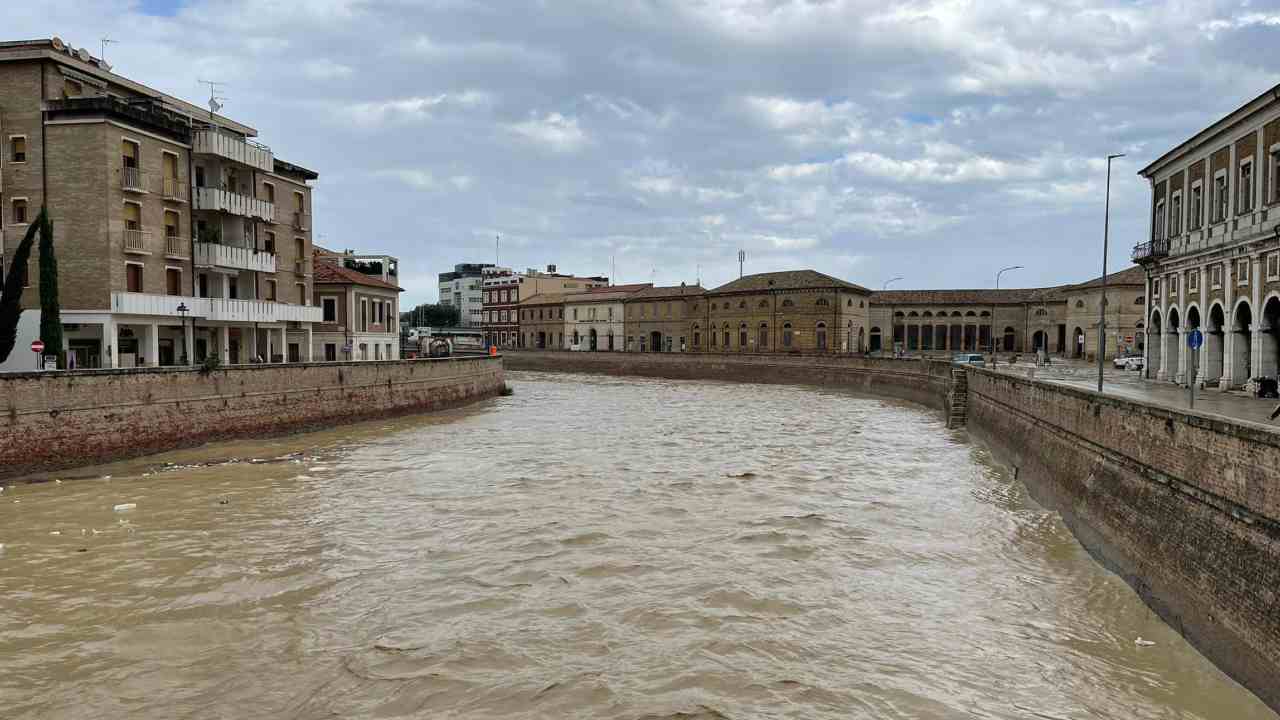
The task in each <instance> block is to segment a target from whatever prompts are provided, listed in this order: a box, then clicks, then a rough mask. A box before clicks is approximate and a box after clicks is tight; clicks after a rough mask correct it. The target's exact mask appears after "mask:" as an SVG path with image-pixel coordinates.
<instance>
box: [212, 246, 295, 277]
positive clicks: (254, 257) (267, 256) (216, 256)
mask: <svg viewBox="0 0 1280 720" xmlns="http://www.w3.org/2000/svg"><path fill="white" fill-rule="evenodd" d="M195 263H196V265H203V266H211V267H224V268H236V269H238V270H255V271H257V272H265V273H273V272H275V271H276V256H275V253H269V252H267V251H265V250H257V249H254V248H250V247H238V246H235V245H222V244H219V243H209V242H197V243H196V256H195Z"/></svg>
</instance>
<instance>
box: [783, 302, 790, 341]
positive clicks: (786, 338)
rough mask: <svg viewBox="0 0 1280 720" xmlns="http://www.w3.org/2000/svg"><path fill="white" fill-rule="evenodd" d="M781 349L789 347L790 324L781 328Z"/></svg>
mask: <svg viewBox="0 0 1280 720" xmlns="http://www.w3.org/2000/svg"><path fill="white" fill-rule="evenodd" d="M788 302H790V301H788ZM782 347H788V348H789V347H791V323H785V324H783V326H782Z"/></svg>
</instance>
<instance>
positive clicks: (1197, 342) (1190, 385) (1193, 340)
mask: <svg viewBox="0 0 1280 720" xmlns="http://www.w3.org/2000/svg"><path fill="white" fill-rule="evenodd" d="M1203 344H1204V333H1202V332H1200V329H1199V328H1196V329H1195V330H1192V331H1191V332H1189V333H1187V347H1188V348H1190V349H1191V357H1190V358H1189V359H1188V361H1187V397H1188V398H1189V400H1190V404H1191V409H1192V410H1195V409H1196V367H1195V366H1196V352H1197V351H1198V350H1199V349H1200V346H1201V345H1203Z"/></svg>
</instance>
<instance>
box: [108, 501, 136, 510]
mask: <svg viewBox="0 0 1280 720" xmlns="http://www.w3.org/2000/svg"><path fill="white" fill-rule="evenodd" d="M136 507H138V503H120V504H119V505H117V506H115V507H113V508H111V509H112V510H115V511H116V512H125V511H126V510H132V509H134V508H136Z"/></svg>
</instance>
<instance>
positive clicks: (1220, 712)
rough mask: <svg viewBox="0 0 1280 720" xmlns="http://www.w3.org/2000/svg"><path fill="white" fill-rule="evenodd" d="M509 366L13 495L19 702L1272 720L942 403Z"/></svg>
mask: <svg viewBox="0 0 1280 720" xmlns="http://www.w3.org/2000/svg"><path fill="white" fill-rule="evenodd" d="M509 381H510V382H511V384H512V386H513V387H514V389H515V394H514V395H513V396H511V397H506V398H500V399H496V400H493V401H488V402H485V403H482V404H479V405H476V406H472V407H470V408H466V409H462V410H457V411H452V412H448V413H442V414H438V415H434V416H425V417H416V418H402V419H396V420H389V421H385V422H374V423H364V424H361V425H356V426H350V427H345V428H338V429H333V430H328V431H323V432H317V433H309V434H305V435H297V436H292V437H288V438H282V439H272V440H254V441H249V442H239V443H222V444H216V445H209V446H205V447H201V448H197V449H193V450H186V451H181V452H175V453H168V454H166V455H163V456H153V457H150V458H146V459H144V460H139V461H131V462H125V463H117V464H114V465H110V466H102V467H98V468H93V469H91V470H85V471H77V472H73V473H68V474H67V475H65V476H63V477H66V478H67V479H66V480H65V481H63V482H60V483H57V482H49V483H42V484H30V485H28V484H16V485H15V484H10V485H8V486H7V487H6V488H5V490H4V492H3V493H0V543H3V546H4V548H3V550H0V705H3V707H4V711H3V715H4V717H6V718H106V717H130V718H165V719H166V720H167V719H171V718H210V717H217V718H247V717H261V718H265V717H284V718H329V717H349V718H365V717H378V718H396V717H420V718H494V717H501V718H548V719H549V718H557V719H558V718H626V719H628V720H638V719H640V718H653V719H658V718H672V719H675V718H682V719H685V720H691V719H697V718H706V719H710V718H733V719H734V720H739V719H743V718H803V719H805V720H813V719H816V718H841V719H844V718H876V719H883V718H911V719H913V720H916V719H921V718H923V719H935V718H936V719H943V718H1010V719H1014V718H1016V719H1018V720H1024V719H1026V718H1047V719H1049V720H1057V719H1067V718H1072V719H1075V718H1125V719H1134V718H1151V719H1153V720H1154V719H1156V718H1159V719H1161V720H1169V719H1170V718H1204V719H1206V720H1216V719H1219V718H1233V719H1236V720H1241V719H1249V718H1268V719H1270V720H1274V719H1275V718H1276V717H1277V716H1276V715H1275V714H1274V713H1272V712H1271V711H1270V710H1268V709H1267V708H1266V707H1265V706H1263V705H1262V704H1261V703H1260V702H1259V701H1258V700H1257V699H1256V698H1255V697H1254V696H1252V695H1251V694H1249V693H1248V692H1247V691H1245V690H1244V689H1242V688H1241V687H1240V686H1238V685H1237V684H1235V683H1234V682H1232V681H1231V680H1230V679H1228V678H1227V677H1226V676H1224V675H1223V674H1222V673H1221V672H1220V671H1218V670H1217V669H1216V668H1215V667H1214V666H1213V665H1211V664H1210V663H1209V662H1208V661H1207V660H1205V659H1204V658H1203V657H1201V656H1200V655H1199V654H1198V653H1197V652H1196V651H1195V650H1194V649H1192V648H1191V647H1190V646H1189V645H1187V643H1185V642H1184V641H1183V640H1182V639H1181V638H1180V637H1179V636H1178V635H1177V634H1176V633H1175V632H1174V631H1172V630H1171V629H1170V628H1169V627H1167V626H1165V625H1164V624H1163V623H1162V622H1161V621H1160V620H1159V619H1158V618H1157V617H1156V616H1155V615H1154V614H1153V613H1152V612H1151V611H1150V610H1148V609H1147V608H1146V607H1145V606H1144V605H1143V604H1142V603H1141V601H1140V600H1139V599H1138V598H1137V596H1136V595H1135V594H1134V593H1133V592H1132V591H1131V590H1130V589H1129V588H1128V586H1126V585H1125V584H1124V583H1123V582H1122V581H1121V580H1120V579H1119V578H1117V577H1116V576H1114V575H1112V574H1111V573H1109V572H1107V571H1106V570H1104V569H1103V568H1102V567H1100V566H1099V565H1098V564H1097V563H1095V562H1094V561H1093V560H1092V559H1091V558H1090V557H1089V555H1088V554H1087V553H1086V552H1085V551H1084V550H1083V549H1082V548H1081V547H1080V546H1079V544H1078V543H1077V542H1076V541H1075V540H1074V539H1073V538H1072V536H1071V534H1070V532H1069V531H1068V530H1067V529H1066V527H1065V526H1064V525H1063V524H1062V522H1061V521H1060V520H1059V519H1058V517H1057V516H1056V515H1054V514H1052V513H1050V512H1047V511H1045V510H1044V509H1043V508H1041V507H1039V506H1038V505H1036V503H1035V502H1033V501H1032V500H1031V499H1029V498H1028V496H1027V491H1026V489H1025V487H1023V485H1022V484H1021V483H1020V482H1019V481H1018V480H1016V479H1013V478H1012V477H1010V476H1009V474H1008V473H1007V472H1006V471H1005V470H1004V469H1003V468H1001V467H1000V466H998V465H996V464H994V463H993V462H992V460H991V458H990V457H989V456H988V453H987V452H986V451H985V450H984V449H983V448H982V447H980V446H978V445H975V444H973V443H971V442H970V441H969V440H968V438H967V436H966V434H965V433H964V432H963V431H951V430H947V429H946V428H945V426H944V424H943V421H942V418H941V416H940V415H939V414H938V413H934V412H931V411H928V410H925V409H922V408H919V407H916V406H913V405H909V404H906V403H899V402H894V401H886V400H880V399H872V398H867V397H864V396H858V395H854V394H851V393H846V392H841V391H836V390H820V389H813V388H802V387H788V386H776V385H767V386H764V385H748V384H732V383H714V382H684V381H664V380H651V379H618V378H608V377H599V376H575V375H549V374H537V373H509ZM71 476H80V477H78V478H72V477H71ZM127 503H132V504H134V505H136V507H134V508H132V509H127V510H121V511H115V510H114V509H113V508H114V506H116V505H119V504H127ZM53 533H58V534H53ZM1139 638H1142V639H1143V643H1138V642H1137V641H1138V639H1139ZM1146 643H1153V644H1146Z"/></svg>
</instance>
